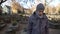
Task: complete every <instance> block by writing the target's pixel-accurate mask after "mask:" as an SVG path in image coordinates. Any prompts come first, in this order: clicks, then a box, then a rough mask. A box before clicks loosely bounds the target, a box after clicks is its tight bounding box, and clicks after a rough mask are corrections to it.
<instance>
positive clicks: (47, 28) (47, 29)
mask: <svg viewBox="0 0 60 34" xmlns="http://www.w3.org/2000/svg"><path fill="white" fill-rule="evenodd" d="M45 30H46V34H49V21H48V20H47V23H46V27H45Z"/></svg>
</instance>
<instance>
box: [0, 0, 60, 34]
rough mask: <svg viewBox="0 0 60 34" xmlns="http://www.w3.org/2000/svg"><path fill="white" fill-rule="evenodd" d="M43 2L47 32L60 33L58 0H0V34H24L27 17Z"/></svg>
mask: <svg viewBox="0 0 60 34" xmlns="http://www.w3.org/2000/svg"><path fill="white" fill-rule="evenodd" d="M39 3H43V4H44V6H45V10H44V13H46V15H47V17H48V19H49V34H60V0H0V34H26V32H27V25H28V24H27V23H28V18H29V17H30V16H31V15H32V13H33V12H34V11H35V10H36V6H37V5H38V4H39Z"/></svg>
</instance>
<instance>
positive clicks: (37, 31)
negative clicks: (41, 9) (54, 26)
mask: <svg viewBox="0 0 60 34" xmlns="http://www.w3.org/2000/svg"><path fill="white" fill-rule="evenodd" d="M27 34H48V18H47V16H46V15H45V13H44V14H43V17H42V18H40V17H39V16H38V15H37V14H36V11H35V12H34V13H33V14H32V15H31V16H30V18H29V22H28V29H27Z"/></svg>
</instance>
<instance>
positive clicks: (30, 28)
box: [27, 19, 33, 34]
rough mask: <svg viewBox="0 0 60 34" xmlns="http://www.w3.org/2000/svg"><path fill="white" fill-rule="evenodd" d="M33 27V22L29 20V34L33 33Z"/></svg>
mask: <svg viewBox="0 0 60 34" xmlns="http://www.w3.org/2000/svg"><path fill="white" fill-rule="evenodd" d="M32 26H33V23H32V20H31V19H29V21H28V27H27V34H31V32H32Z"/></svg>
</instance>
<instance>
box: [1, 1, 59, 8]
mask: <svg viewBox="0 0 60 34" xmlns="http://www.w3.org/2000/svg"><path fill="white" fill-rule="evenodd" d="M42 1H43V0H42ZM42 1H41V3H43V2H42ZM47 1H48V2H49V1H50V0H47ZM17 2H19V3H20V4H21V6H23V7H24V8H31V6H33V5H37V4H38V3H39V2H37V1H35V0H17ZM10 3H11V0H7V1H6V2H4V3H3V4H2V6H4V5H9V6H10ZM58 3H60V0H53V1H52V2H50V3H49V6H56V5H57V4H58Z"/></svg>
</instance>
